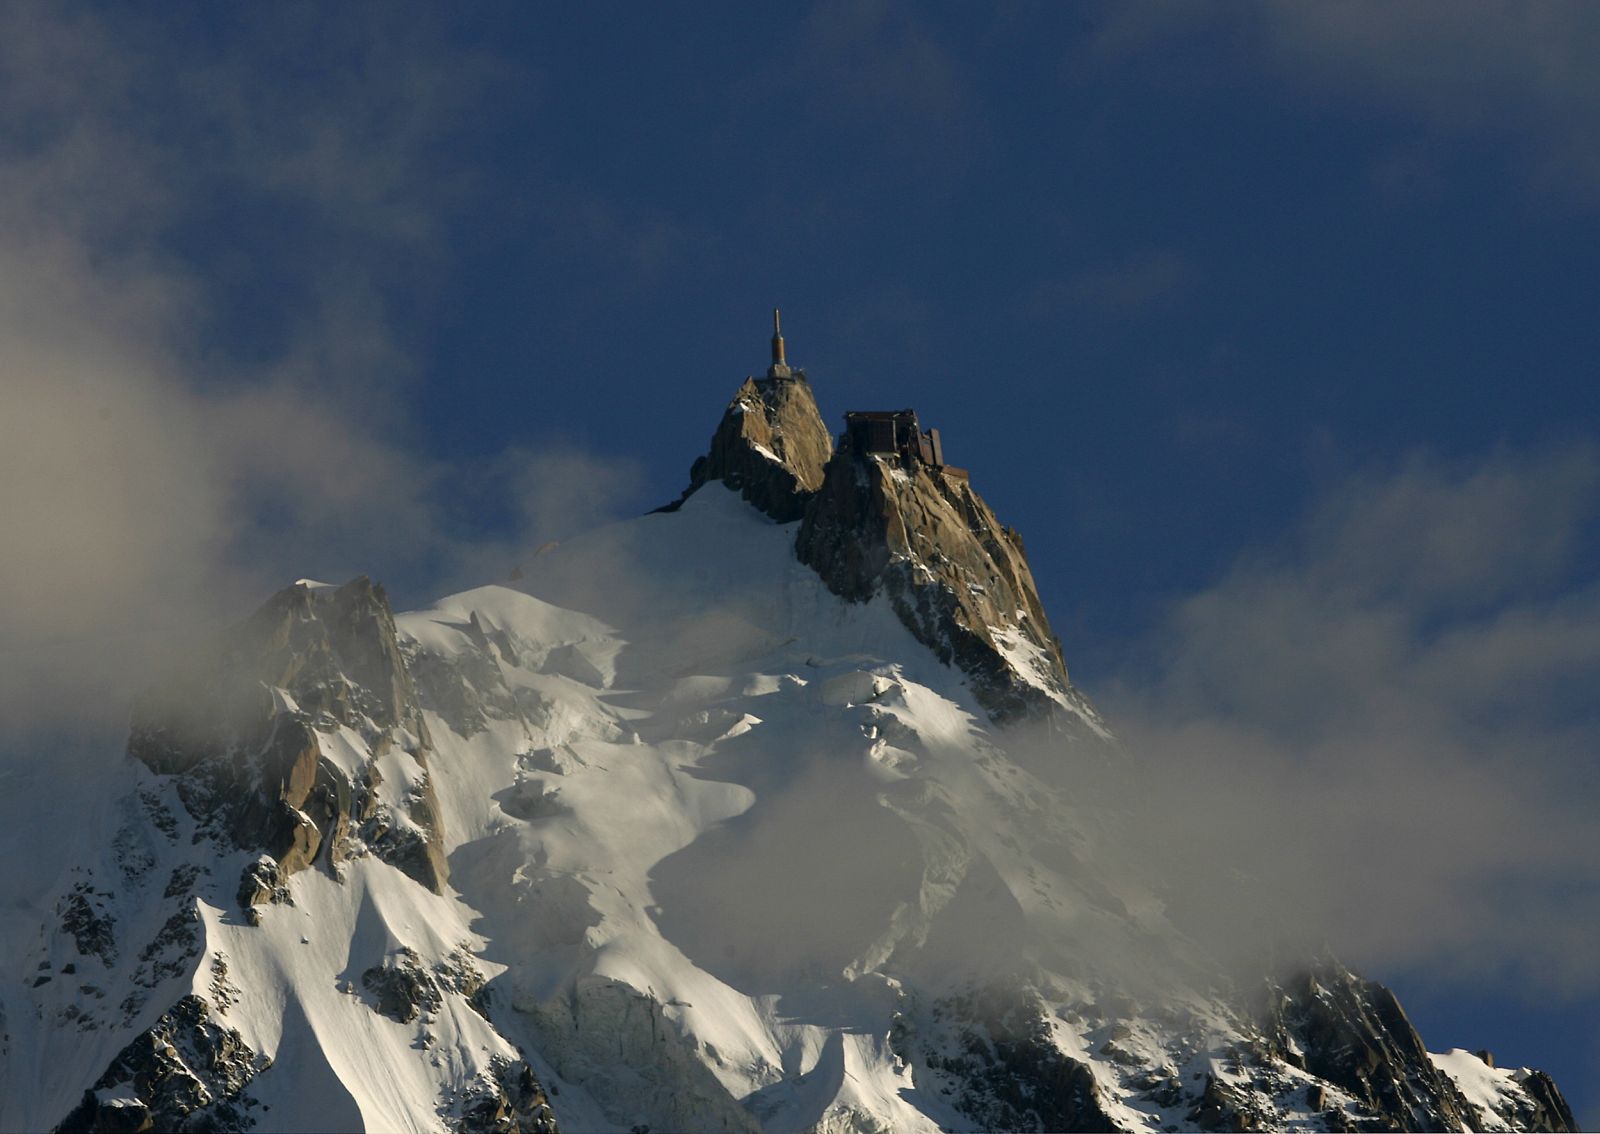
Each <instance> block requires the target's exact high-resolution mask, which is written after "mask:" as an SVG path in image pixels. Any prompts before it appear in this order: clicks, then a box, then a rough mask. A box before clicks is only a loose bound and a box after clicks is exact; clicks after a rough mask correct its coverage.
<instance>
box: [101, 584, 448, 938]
mask: <svg viewBox="0 0 1600 1134" xmlns="http://www.w3.org/2000/svg"><path fill="white" fill-rule="evenodd" d="M346 733H348V734H349V735H348V736H346V735H345V734H346ZM429 750H430V742H429V737H428V727H427V724H426V722H425V721H424V720H423V715H422V707H421V705H420V704H419V703H418V700H417V691H416V687H415V685H414V683H413V680H412V677H411V673H410V671H409V670H408V669H407V667H406V665H405V661H404V659H403V658H402V657H401V655H400V646H399V642H398V639H397V637H396V634H395V625H394V612H393V611H392V610H391V609H390V606H389V600H388V597H387V596H386V595H385V594H384V592H383V588H382V587H380V586H377V585H375V584H373V583H372V581H371V580H369V579H367V578H366V577H365V576H362V577H360V578H357V579H353V580H351V581H350V582H349V583H346V584H345V585H344V586H342V587H337V588H335V587H328V586H323V585H320V584H317V585H309V584H306V583H297V584H295V585H294V586H291V587H287V588H285V589H284V590H282V591H280V592H278V593H277V594H276V595H274V596H273V597H272V598H271V599H269V600H268V601H267V602H266V604H265V605H263V606H262V607H261V609H260V610H258V611H257V612H256V613H255V614H254V615H253V616H252V617H251V618H250V619H248V620H247V621H246V622H244V623H243V624H242V625H240V626H238V627H236V628H235V629H233V630H232V631H230V632H228V633H227V634H226V635H225V636H224V638H223V640H222V642H220V643H219V644H218V646H217V647H216V648H215V649H213V650H211V651H205V652H202V653H201V654H200V655H198V656H197V657H195V658H193V659H191V660H190V662H189V664H188V665H186V666H185V667H184V668H183V669H182V670H181V671H179V672H175V673H173V674H170V675H168V677H167V678H166V679H165V680H163V681H162V682H161V683H160V684H158V685H157V686H156V687H154V688H153V689H151V690H150V691H149V692H148V693H146V694H145V696H144V697H143V698H142V699H141V700H140V702H139V703H138V705H137V706H136V707H135V710H134V719H133V727H132V732H131V735H130V737H129V741H128V754H129V755H130V756H132V757H133V758H134V759H136V760H138V761H139V762H141V763H142V764H144V765H145V766H146V767H148V768H149V769H150V770H151V771H152V772H155V773H157V774H160V775H171V776H176V777H178V781H177V782H178V791H179V797H180V798H181V799H182V801H183V804H184V806H185V808H186V809H187V810H188V811H189V813H190V814H191V815H192V816H193V817H194V818H195V819H196V820H197V821H198V822H201V823H202V824H203V825H204V826H205V828H206V830H207V831H208V832H210V833H212V834H214V835H216V836H217V837H220V838H225V839H226V840H228V841H229V842H231V843H232V845H234V846H236V847H238V848H239V849H241V850H251V851H259V852H260V853H261V855H262V857H261V859H260V860H258V861H257V862H256V863H254V864H252V865H251V866H249V867H247V868H246V871H245V874H244V875H243V876H242V877H241V880H240V888H239V895H240V901H241V903H242V904H243V905H245V906H246V907H247V908H250V907H254V906H256V905H259V904H261V903H263V902H271V901H275V900H281V897H280V895H281V892H282V887H281V883H282V882H283V880H284V879H287V878H288V877H289V876H290V875H293V874H294V873H296V872H297V871H300V870H304V869H306V868H307V867H308V866H310V865H311V864H312V863H313V862H318V861H320V862H324V863H326V864H327V866H328V868H329V869H330V870H333V871H335V872H336V871H337V870H338V868H339V866H340V864H341V863H343V862H345V861H348V860H349V859H350V858H351V857H353V856H355V855H359V854H366V853H371V854H374V855H376V856H377V857H378V858H380V859H382V860H383V861H385V862H388V863H390V864H392V865H394V866H396V867H398V868H399V869H401V870H403V871H404V872H405V873H407V874H408V875H410V876H411V877H412V878H415V879H416V880H417V881H418V882H420V883H422V884H423V885H424V886H427V887H428V888H429V889H430V890H432V891H434V892H435V893H440V892H442V890H443V887H444V884H445V880H446V878H447V876H448V867H447V865H446V863H445V858H444V832H443V830H442V829H441V824H440V820H439V811H438V802H437V800H436V798H435V796H434V791H433V784H432V780H431V778H430V776H429V773H428V764H427V762H428V755H429ZM356 752H365V753H367V755H366V756H365V757H364V758H360V757H357V758H352V756H351V754H352V753H356Z"/></svg>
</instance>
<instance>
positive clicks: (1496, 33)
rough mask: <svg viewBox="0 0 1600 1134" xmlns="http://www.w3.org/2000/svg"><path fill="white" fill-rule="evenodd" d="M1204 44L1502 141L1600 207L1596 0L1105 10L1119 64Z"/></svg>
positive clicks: (1361, 99)
mask: <svg viewBox="0 0 1600 1134" xmlns="http://www.w3.org/2000/svg"><path fill="white" fill-rule="evenodd" d="M1197 43H1203V44H1204V50H1203V52H1202V53H1201V54H1200V55H1199V57H1200V58H1205V59H1209V60H1213V61H1216V60H1222V59H1225V60H1226V61H1227V65H1228V66H1240V65H1242V66H1247V67H1254V68H1257V69H1259V70H1261V71H1264V72H1266V73H1268V74H1270V75H1272V76H1274V77H1275V78H1276V79H1277V80H1278V81H1280V82H1281V83H1283V84H1285V86H1287V87H1290V88H1293V89H1295V90H1297V91H1300V92H1302V93H1304V94H1305V95H1307V96H1309V97H1312V98H1316V99H1321V100H1325V101H1327V102H1329V103H1333V104H1338V105H1345V106H1354V107H1362V108H1367V109H1370V110H1373V111H1376V112H1378V113H1388V114H1391V115H1394V116H1396V117H1397V118H1399V119H1400V120H1403V121H1408V122H1411V123H1413V124H1415V125H1416V126H1417V127H1420V128H1422V129H1424V130H1426V131H1430V132H1432V133H1433V134H1435V135H1437V136H1439V137H1443V138H1449V139H1453V140H1457V141H1467V140H1473V141H1477V142H1480V143H1484V144H1487V145H1490V146H1492V147H1495V148H1497V149H1499V150H1501V151H1502V152H1503V153H1505V154H1506V155H1508V156H1509V157H1510V158H1511V159H1512V160H1513V162H1514V165H1515V167H1517V168H1520V169H1521V170H1523V171H1525V172H1527V173H1528V174H1529V175H1530V176H1531V177H1532V179H1533V182H1532V183H1533V184H1535V185H1536V186H1537V187H1538V188H1539V189H1541V190H1542V191H1549V192H1552V193H1556V194H1559V195H1562V196H1565V197H1567V198H1569V199H1571V200H1573V201H1576V202H1582V203H1585V204H1590V205H1592V204H1594V203H1596V202H1600V72H1597V71H1596V69H1595V68H1594V67H1593V66H1592V60H1593V59H1594V58H1595V54H1596V52H1597V51H1600V9H1597V8H1596V7H1595V6H1594V5H1592V4H1589V3H1585V2H1583V0H1551V2H1550V3H1544V4H1465V5H1464V4H1456V3H1451V2H1450V0H1415V2H1412V3H1406V4H1389V3H1383V2H1382V0H1355V2H1351V3H1342V4H1304V3H1295V2H1291V0H1279V2H1274V3H1266V4H1253V5H1237V4H1220V3H1200V4H1181V5H1179V4H1165V5H1156V4H1141V5H1115V6H1110V7H1107V8H1104V9H1101V10H1100V18H1099V22H1098V24H1097V27H1096V30H1095V35H1094V37H1093V44H1094V50H1095V52H1096V54H1097V55H1098V56H1099V57H1100V58H1101V59H1106V60H1116V61H1126V60H1129V59H1132V58H1134V57H1137V56H1142V55H1146V54H1148V53H1149V52H1152V51H1166V52H1170V53H1173V54H1177V53H1180V52H1181V53H1185V54H1187V55H1188V57H1189V58H1190V59H1193V58H1195V57H1196V56H1195V55H1194V54H1193V53H1194V52H1195V50H1196V44H1197ZM1185 70H1192V68H1188V67H1186V68H1185ZM1389 160H1390V159H1388V158H1384V159H1383V161H1384V162H1387V161H1389Z"/></svg>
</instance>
